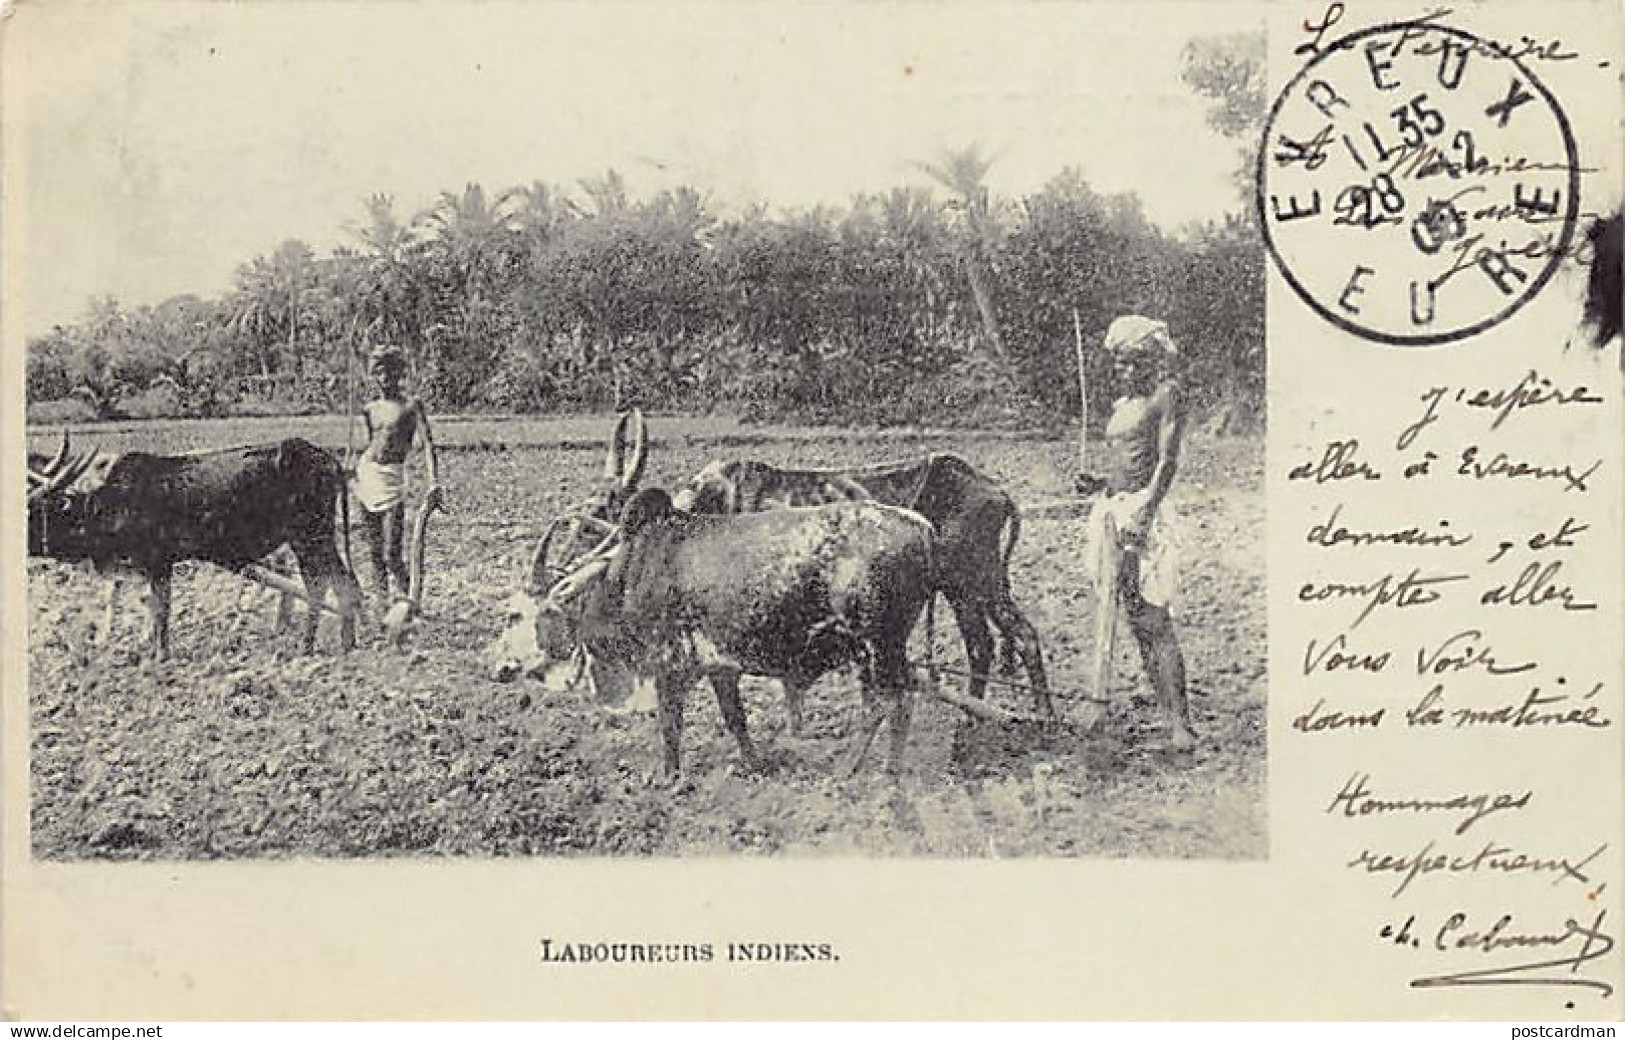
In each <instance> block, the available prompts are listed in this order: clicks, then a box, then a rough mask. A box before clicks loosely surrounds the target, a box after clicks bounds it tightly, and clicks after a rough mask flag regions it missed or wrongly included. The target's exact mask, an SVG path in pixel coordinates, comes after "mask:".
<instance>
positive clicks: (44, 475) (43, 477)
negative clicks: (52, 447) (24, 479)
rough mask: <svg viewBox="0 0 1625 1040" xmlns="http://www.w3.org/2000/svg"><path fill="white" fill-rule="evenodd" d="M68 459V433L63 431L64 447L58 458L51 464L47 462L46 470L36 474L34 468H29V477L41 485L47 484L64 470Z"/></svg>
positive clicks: (57, 455)
mask: <svg viewBox="0 0 1625 1040" xmlns="http://www.w3.org/2000/svg"><path fill="white" fill-rule="evenodd" d="M67 458H68V431H67V430H63V431H62V447H61V448H59V449H58V450H57V453H56V458H54V459H52V460H51V461H50V462H47V463H46V464H45V468H44V469H41V470H40V471H38V472H35V471H34V469H33V467H29V469H28V476H29V477H30V479H32V480H34V481H37V482H38V483H41V484H43V483H46V482H48V481H49V480H50V479H51V478H52V477H53V476H55V475H56V473H57V471H59V470H60V469H61V468H62V463H63V462H65V461H67Z"/></svg>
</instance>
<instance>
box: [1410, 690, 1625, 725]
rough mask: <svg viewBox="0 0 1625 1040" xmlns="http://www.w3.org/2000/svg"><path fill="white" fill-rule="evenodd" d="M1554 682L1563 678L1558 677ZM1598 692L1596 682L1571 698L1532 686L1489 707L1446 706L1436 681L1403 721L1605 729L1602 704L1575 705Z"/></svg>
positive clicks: (1564, 694)
mask: <svg viewBox="0 0 1625 1040" xmlns="http://www.w3.org/2000/svg"><path fill="white" fill-rule="evenodd" d="M1558 682H1559V683H1561V682H1563V679H1562V678H1559V679H1558ZM1600 692H1602V683H1597V684H1596V685H1595V686H1593V687H1592V688H1591V691H1590V692H1589V693H1586V694H1583V695H1582V696H1580V697H1578V698H1575V697H1572V696H1571V695H1569V694H1567V693H1544V694H1543V693H1541V692H1540V687H1539V686H1536V687H1533V688H1531V689H1530V691H1529V692H1528V693H1527V694H1525V695H1524V698H1523V700H1521V701H1519V702H1518V703H1516V704H1513V703H1506V704H1500V705H1496V706H1494V707H1489V708H1475V707H1461V708H1446V707H1445V704H1444V700H1445V693H1444V684H1443V683H1437V684H1435V685H1434V686H1433V688H1432V689H1430V690H1428V692H1427V693H1425V694H1423V695H1422V699H1421V700H1419V701H1417V702H1416V704H1415V706H1414V707H1410V708H1407V709H1405V721H1406V722H1407V723H1409V724H1410V725H1412V726H1419V727H1427V726H1442V725H1444V723H1445V720H1446V718H1450V719H1453V720H1454V721H1455V724H1456V725H1455V728H1456V729H1468V728H1471V727H1475V726H1478V727H1488V726H1504V727H1506V728H1507V729H1510V730H1526V729H1535V728H1552V727H1555V728H1558V729H1561V728H1563V727H1566V726H1579V727H1581V728H1583V729H1607V728H1608V727H1609V726H1612V725H1613V720H1612V719H1609V718H1608V717H1606V716H1604V715H1603V714H1602V706H1601V705H1598V704H1588V705H1585V706H1584V707H1580V706H1578V705H1577V703H1576V701H1586V700H1590V699H1592V698H1593V697H1595V696H1596V695H1597V694H1598V693H1600Z"/></svg>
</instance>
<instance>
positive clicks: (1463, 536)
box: [1275, 352, 1622, 1015]
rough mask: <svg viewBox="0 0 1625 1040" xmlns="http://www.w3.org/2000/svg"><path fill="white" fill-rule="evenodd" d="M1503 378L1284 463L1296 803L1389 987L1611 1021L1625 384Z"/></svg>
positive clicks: (1591, 377) (1326, 430)
mask: <svg viewBox="0 0 1625 1040" xmlns="http://www.w3.org/2000/svg"><path fill="white" fill-rule="evenodd" d="M1531 354H1532V355H1534V356H1542V357H1545V358H1554V357H1555V355H1554V354H1552V353H1550V352H1547V353H1544V354H1537V353H1536V352H1531ZM1592 360H1594V359H1592ZM1411 367H1412V368H1413V369H1416V370H1420V371H1427V370H1429V368H1437V370H1438V371H1441V372H1442V371H1446V369H1445V368H1443V367H1440V366H1426V367H1424V366H1420V365H1413V366H1411ZM1394 370H1395V371H1404V369H1403V368H1401V367H1400V366H1398V365H1395V366H1394ZM1449 370H1450V371H1456V372H1459V371H1461V369H1459V368H1455V367H1452V368H1451V369H1449ZM1483 371H1484V374H1483V375H1482V376H1481V377H1478V378H1471V379H1468V380H1465V381H1463V380H1460V379H1459V378H1457V379H1452V380H1444V379H1440V380H1438V381H1435V380H1432V379H1430V378H1426V377H1423V378H1415V377H1412V378H1410V379H1408V380H1404V381H1399V380H1396V381H1395V382H1393V383H1391V384H1389V385H1388V387H1387V388H1386V389H1384V390H1383V392H1382V399H1381V400H1380V401H1374V402H1373V407H1371V408H1369V409H1365V410H1363V411H1362V413H1361V414H1353V415H1351V414H1350V412H1349V411H1342V412H1340V413H1339V418H1338V419H1337V420H1336V421H1335V423H1334V424H1322V423H1320V422H1314V423H1310V424H1308V426H1307V428H1309V429H1312V430H1314V431H1315V432H1317V433H1319V434H1321V435H1322V436H1321V437H1320V438H1319V439H1318V440H1312V441H1300V443H1299V444H1298V445H1297V446H1295V447H1294V448H1293V449H1291V450H1288V451H1286V452H1284V454H1283V453H1278V457H1277V460H1276V463H1275V464H1276V466H1277V469H1278V470H1279V472H1278V473H1277V477H1278V478H1279V480H1280V483H1279V484H1278V486H1279V487H1280V488H1281V495H1280V497H1279V499H1278V501H1280V502H1281V503H1282V504H1283V506H1284V507H1285V508H1284V510H1283V512H1284V513H1285V514H1286V516H1287V517H1288V518H1289V519H1287V520H1285V522H1284V523H1285V526H1284V527H1277V529H1276V538H1277V540H1278V541H1279V542H1283V543H1285V542H1294V543H1295V544H1293V545H1290V546H1283V548H1282V551H1281V553H1280V557H1279V558H1280V559H1282V560H1284V561H1285V563H1284V566H1283V567H1282V568H1281V570H1279V571H1278V573H1277V578H1276V581H1277V590H1278V591H1277V599H1278V603H1280V604H1281V607H1282V611H1283V614H1284V623H1283V624H1280V625H1278V626H1277V627H1276V629H1275V631H1276V632H1277V634H1278V636H1279V638H1281V639H1283V640H1284V641H1285V645H1278V646H1277V648H1276V658H1277V662H1278V664H1277V668H1278V669H1279V668H1281V667H1282V665H1283V664H1285V666H1286V668H1287V669H1288V670H1289V674H1290V676H1291V682H1290V683H1288V684H1285V685H1284V686H1283V687H1282V688H1281V698H1282V700H1283V701H1285V704H1284V705H1280V706H1278V714H1277V718H1278V720H1283V721H1285V723H1286V732H1287V733H1288V734H1289V737H1288V739H1287V741H1286V742H1285V743H1286V744H1287V747H1286V749H1285V750H1286V755H1285V758H1286V759H1287V761H1289V762H1291V763H1294V764H1297V765H1298V766H1299V767H1300V768H1303V769H1304V776H1305V783H1304V784H1303V785H1302V786H1301V788H1299V789H1296V790H1294V791H1293V792H1292V793H1291V795H1290V801H1291V802H1292V804H1293V807H1294V811H1295V812H1299V813H1304V814H1314V815H1317V816H1318V817H1319V821H1320V824H1319V825H1317V826H1316V827H1315V828H1314V829H1313V831H1312V833H1313V834H1314V835H1315V838H1316V840H1315V845H1316V846H1317V847H1316V848H1315V850H1314V856H1315V857H1316V858H1317V859H1319V860H1320V861H1321V862H1319V863H1318V864H1317V865H1316V869H1317V871H1319V870H1327V869H1329V870H1332V871H1334V872H1335V873H1336V874H1338V875H1341V877H1340V878H1339V887H1340V889H1341V890H1342V891H1344V892H1346V893H1347V894H1348V896H1349V905H1350V906H1358V907H1359V908H1361V915H1360V917H1359V918H1358V919H1356V920H1353V921H1351V923H1350V927H1351V935H1350V939H1351V940H1352V941H1354V942H1356V943H1361V944H1368V945H1369V947H1370V948H1372V949H1374V950H1375V951H1377V952H1376V953H1375V954H1374V955H1373V957H1374V960H1375V965H1376V967H1375V970H1377V971H1378V972H1379V973H1380V974H1379V975H1378V976H1375V977H1391V978H1394V979H1396V984H1398V985H1404V986H1407V987H1409V988H1410V989H1412V990H1415V991H1418V992H1425V991H1434V990H1458V991H1461V992H1468V991H1471V992H1473V993H1474V994H1475V997H1474V999H1476V1000H1482V999H1484V994H1485V992H1486V991H1488V990H1492V989H1500V990H1502V991H1505V992H1512V991H1517V992H1519V993H1520V994H1522V997H1521V999H1523V1000H1525V1001H1527V1000H1528V999H1529V998H1530V994H1531V991H1534V990H1539V991H1542V992H1545V993H1548V994H1549V1002H1550V1005H1551V1007H1550V1011H1551V1012H1552V1013H1553V1014H1554V1015H1556V1014H1559V1013H1564V1012H1568V1013H1573V1014H1579V1015H1584V1014H1586V1013H1588V1012H1590V1013H1593V1014H1594V1013H1597V1011H1598V1010H1599V1009H1601V1008H1603V1007H1605V1006H1607V1005H1606V1003H1605V1002H1606V1001H1607V1000H1608V999H1609V998H1610V997H1611V995H1612V992H1613V988H1614V987H1615V986H1616V985H1617V982H1618V978H1619V963H1620V959H1619V955H1618V953H1617V952H1616V943H1617V942H1618V936H1619V934H1620V929H1619V911H1618V910H1617V909H1616V907H1617V903H1616V897H1617V895H1618V892H1617V891H1616V890H1615V887H1614V886H1611V885H1610V884H1609V879H1610V878H1617V876H1618V872H1619V850H1618V848H1617V847H1616V846H1617V840H1618V823H1617V821H1614V820H1612V819H1610V818H1609V817H1608V815H1607V813H1606V811H1605V810H1606V809H1607V807H1609V806H1613V805H1616V804H1617V794H1616V792H1617V785H1618V778H1617V777H1613V776H1610V775H1608V770H1609V769H1610V768H1611V767H1613V766H1617V765H1618V764H1619V757H1618V751H1617V749H1618V746H1619V741H1620V730H1619V727H1620V725H1621V722H1622V719H1621V707H1620V704H1621V701H1620V689H1619V675H1618V663H1619V646H1618V644H1619V642H1620V629H1619V625H1618V618H1617V614H1616V612H1615V610H1614V600H1615V599H1616V598H1617V593H1618V589H1619V574H1618V572H1617V570H1618V565H1619V553H1618V543H1619V501H1620V498H1619V484H1618V469H1619V468H1618V464H1617V446H1616V445H1614V444H1613V443H1611V442H1609V441H1608V440H1606V439H1605V438H1606V435H1607V431H1612V430H1617V425H1616V422H1615V416H1616V412H1615V402H1614V401H1612V400H1610V392H1611V387H1612V384H1611V383H1609V382H1608V380H1607V375H1608V371H1609V370H1608V369H1607V367H1599V366H1597V365H1595V364H1588V363H1586V362H1585V361H1575V360H1572V359H1571V360H1568V361H1565V360H1562V359H1558V360H1554V361H1551V362H1550V363H1543V364H1539V365H1536V364H1533V363H1531V364H1528V365H1527V366H1518V367H1511V368H1507V367H1502V366H1501V365H1499V364H1496V365H1486V366H1484V369H1483ZM1599 375H1600V376H1601V377H1602V378H1601V379H1599V378H1598V377H1599ZM1603 386H1607V387H1610V391H1607V392H1605V390H1604V389H1602V388H1601V387H1603ZM1283 601H1284V602H1283ZM1283 658H1290V662H1289V663H1287V662H1284V661H1283ZM1278 674H1279V672H1278ZM1294 786H1295V787H1296V786H1297V785H1294ZM1369 953H1370V951H1369V950H1368V951H1364V952H1363V953H1362V956H1365V955H1366V954H1369ZM1382 959H1386V960H1387V961H1388V962H1390V963H1389V964H1387V965H1384V964H1382ZM1588 1001H1589V1002H1590V1004H1588V1003H1587V1002H1588ZM1481 1006H1482V1005H1481ZM1524 1006H1528V1005H1527V1004H1525V1005H1524ZM1440 1010H1441V1011H1442V1010H1443V1009H1442V1008H1441V1009H1440Z"/></svg>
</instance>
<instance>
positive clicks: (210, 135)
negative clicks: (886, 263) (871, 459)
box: [0, 0, 1253, 334]
mask: <svg viewBox="0 0 1625 1040" xmlns="http://www.w3.org/2000/svg"><path fill="white" fill-rule="evenodd" d="M1246 10H1247V8H1243V7H1241V6H1239V5H1235V4H1228V3H1207V4H1201V5H1192V6H1189V7H1169V6H1166V5H1161V4H1159V5H1155V6H1147V5H1135V4H1132V3H1126V2H1125V3H1091V4H1088V5H1079V4H1065V3H1044V4H1008V3H1001V4H995V3H992V2H986V3H982V2H977V3H951V2H949V3H942V2H937V3H926V2H923V0H914V2H903V0H898V2H889V3H861V4H860V3H851V4H846V3H842V4H836V3H824V4H812V3H787V2H777V0H773V2H769V0H758V2H750V0H744V2H732V3H699V2H690V0H679V2H675V3H661V4H653V3H632V2H614V0H611V2H595V3H565V2H558V3H527V4H522V5H521V4H511V3H504V2H495V0H482V2H473V0H470V2H436V0H423V2H404V0H374V2H367V3H359V2H348V3H330V2H322V0H308V2H303V3H269V2H249V3H233V4H201V3H175V2H170V0H147V2H143V3H139V4H137V3H129V4H119V5H105V4H103V5H87V4H81V3H78V2H74V0H66V2H64V0H55V2H52V3H49V4H46V3H41V2H35V0H29V2H25V3H24V4H23V5H22V6H21V7H19V8H18V9H17V10H16V11H15V12H14V14H13V16H12V18H11V22H10V24H9V25H8V27H7V30H6V33H7V35H6V38H5V41H4V45H5V51H4V59H5V60H4V62H3V64H0V77H3V79H0V88H3V92H0V97H3V99H4V112H3V118H4V138H3V142H0V143H3V149H0V155H3V156H4V161H5V163H6V166H5V175H6V176H5V181H4V186H3V191H4V196H3V206H4V210H3V213H4V221H5V224H6V225H7V227H6V232H7V234H8V253H7V257H8V259H9V260H10V261H12V269H11V271H10V272H9V274H8V282H7V285H8V293H7V299H6V307H7V308H8V309H11V310H12V313H11V315H10V317H11V318H12V319H13V320H14V321H16V322H18V323H19V324H20V326H21V328H22V330H23V331H24V332H25V333H27V334H36V333H38V332H41V331H45V330H46V329H48V328H49V327H50V326H51V325H52V324H56V323H62V322H69V321H73V320H77V319H78V318H79V317H80V316H81V315H82V314H83V311H84V308H85V305H86V303H87V301H88V300H89V299H91V298H92V297H95V296H100V295H109V294H110V295H113V296H116V297H117V298H119V299H120V300H121V301H123V302H125V303H127V304H138V303H152V302H157V301H159V300H161V299H163V298H165V297H167V296H170V295H173V294H176V293H182V292H196V293H199V294H204V295H212V294H216V293H219V292H222V291H224V290H225V289H227V288H229V286H230V284H231V277H232V272H233V270H234V268H235V267H236V265H237V264H239V263H241V262H242V261H244V260H247V259H249V258H251V257H253V256H256V255H261V254H267V253H269V252H271V251H272V250H273V249H274V248H275V247H276V245H277V244H278V243H279V242H281V241H283V240H285V239H289V238H298V239H302V240H304V241H306V242H309V243H310V244H312V245H313V246H315V247H316V248H317V249H318V250H319V251H323V252H325V251H326V250H328V249H330V248H331V247H333V246H334V245H339V244H343V243H345V242H347V241H352V240H351V239H350V238H349V237H348V231H347V229H349V228H352V227H354V225H355V224H356V223H357V222H358V221H359V220H360V219H361V216H362V213H363V208H362V202H363V200H364V199H365V198H366V197H367V196H368V195H370V194H372V193H374V192H383V193H386V194H389V195H391V196H393V197H394V198H395V200H396V203H397V212H398V213H399V214H400V215H402V216H410V215H411V214H412V213H413V212H415V211H417V210H419V209H421V208H423V207H425V206H427V205H428V204H430V203H431V202H432V201H433V200H434V199H435V198H436V196H437V195H438V194H439V193H440V192H442V191H447V190H460V189H461V188H462V186H463V185H464V184H465V183H467V182H470V181H476V182H478V183H480V184H482V185H483V186H484V187H485V188H486V189H487V190H488V191H496V190H500V189H502V188H505V187H510V186H513V185H520V184H529V183H531V182H533V181H537V180H540V181H544V182H547V183H549V184H557V185H564V186H567V187H570V186H574V185H576V184H577V183H578V182H579V181H580V179H581V178H583V177H588V176H594V175H597V174H601V173H602V172H603V171H605V170H606V169H609V168H614V169H616V170H618V171H620V172H621V173H622V175H623V176H624V177H625V179H626V181H627V183H628V186H629V188H630V190H631V192H632V193H633V194H634V195H635V196H643V195H647V194H650V193H652V192H654V191H658V190H660V189H662V188H667V187H672V186H675V185H678V184H689V185H692V186H694V187H697V188H699V189H700V190H701V191H702V192H704V193H705V194H706V195H707V196H708V197H709V200H710V204H711V207H712V209H713V211H715V212H718V213H720V214H723V215H726V214H728V213H730V212H737V211H738V209H739V208H741V207H742V206H744V205H745V204H748V203H752V202H762V203H766V204H768V205H769V206H770V207H772V208H774V209H778V208H785V207H806V206H809V205H813V204H818V203H828V204H837V205H838V204H842V203H844V202H846V201H847V200H849V199H850V198H851V196H852V195H853V194H855V193H858V192H862V191H883V190H886V189H888V188H891V187H895V186H898V185H901V184H920V185H924V184H928V183H929V179H928V177H927V176H926V175H925V174H924V173H922V172H921V171H920V169H919V166H918V164H920V163H922V162H930V161H932V160H934V159H936V158H938V157H940V156H941V155H942V154H943V152H944V151H945V150H947V149H950V148H959V147H964V146H968V145H975V146H977V147H979V148H981V149H982V150H983V151H984V152H985V153H988V154H991V155H992V156H994V158H995V163H994V165H993V167H992V169H991V171H990V173H989V177H988V180H989V184H990V186H991V187H992V189H993V190H994V191H995V192H996V193H999V194H1004V195H1020V194H1022V193H1025V192H1029V191H1032V190H1034V189H1036V188H1038V187H1040V186H1041V185H1042V184H1043V183H1044V182H1045V181H1047V180H1048V179H1050V178H1051V177H1053V176H1054V175H1055V174H1057V173H1058V172H1060V171H1061V170H1062V169H1063V168H1064V167H1066V166H1075V167H1077V168H1078V169H1079V170H1081V171H1082V172H1083V175H1084V176H1085V178H1086V179H1087V180H1088V181H1089V182H1090V183H1091V184H1092V185H1093V186H1094V187H1095V188H1096V189H1097V190H1099V191H1102V192H1122V191H1135V192H1138V193H1139V195H1140V196H1141V198H1142V200H1143V202H1144V205H1145V208H1146V211H1147V213H1148V215H1149V216H1150V217H1151V219H1152V220H1154V221H1155V222H1157V223H1158V224H1160V225H1162V226H1164V227H1165V228H1167V229H1169V230H1173V229H1176V228H1178V227H1179V226H1180V225H1182V224H1184V223H1186V222H1188V221H1192V220H1201V219H1207V218H1212V217H1217V216H1219V215H1221V214H1223V213H1224V212H1226V211H1228V210H1231V209H1233V208H1235V207H1236V206H1237V205H1238V204H1239V203H1240V201H1241V200H1239V199H1238V198H1237V197H1236V188H1235V186H1234V184H1233V182H1232V180H1231V177H1230V172H1231V170H1232V169H1233V168H1234V165H1235V162H1236V156H1237V151H1236V149H1237V145H1236V143H1235V142H1233V141H1227V140H1224V139H1222V138H1220V137H1219V136H1218V135H1217V134H1215V133H1214V132H1213V131H1212V130H1211V129H1209V127H1208V126H1207V124H1206V122H1205V113H1206V109H1207V105H1206V103H1205V102H1204V101H1203V100H1202V99H1201V98H1199V97H1197V96H1196V95H1194V94H1193V93H1192V92H1191V91H1190V89H1189V88H1188V87H1186V86H1185V85H1184V84H1183V83H1182V82H1181V81H1180V79H1179V62H1180V53H1181V50H1182V49H1183V47H1184V45H1185V44H1186V42H1187V41H1188V40H1189V39H1190V38H1191V36H1192V35H1195V34H1201V33H1208V32H1224V31H1234V30H1235V29H1236V28H1237V26H1238V17H1237V16H1238V15H1239V14H1241V13H1242V12H1244V11H1246ZM1150 12H1155V17H1154V18H1148V13H1150ZM1239 24H1240V25H1241V26H1242V27H1243V28H1250V27H1251V26H1252V24H1253V23H1251V22H1248V21H1245V20H1242V21H1240V23H1239ZM16 327H17V326H16V325H13V328H14V329H15V328H16Z"/></svg>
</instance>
